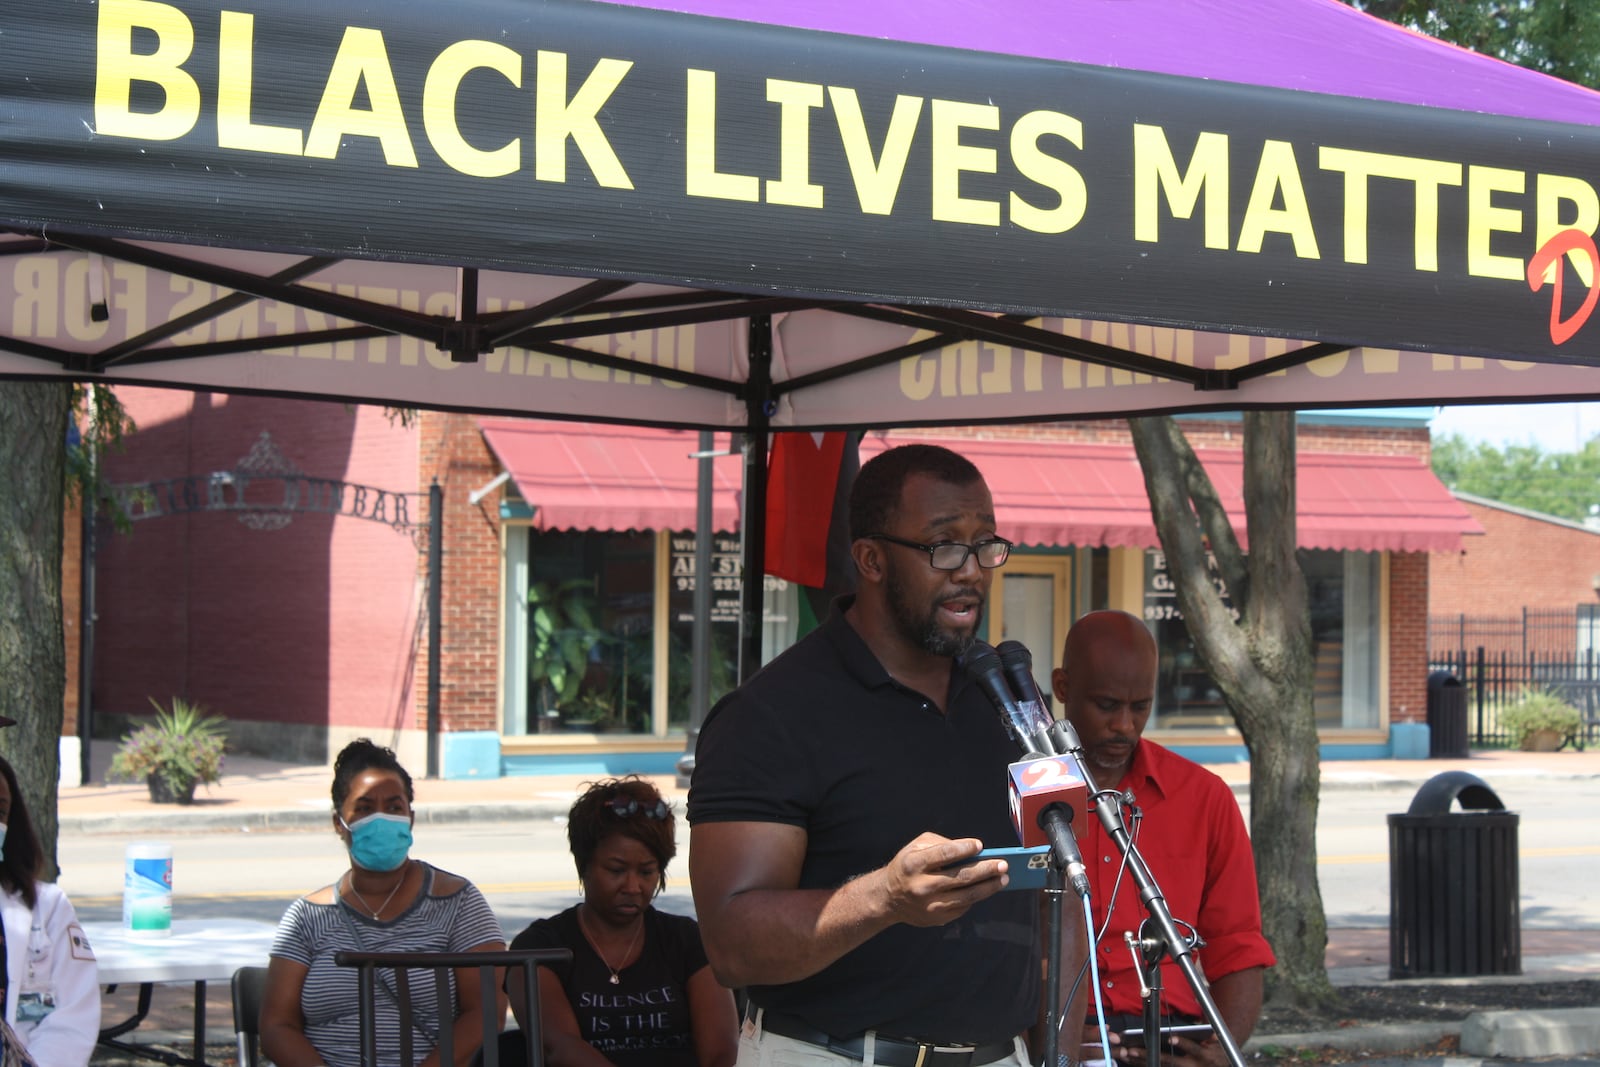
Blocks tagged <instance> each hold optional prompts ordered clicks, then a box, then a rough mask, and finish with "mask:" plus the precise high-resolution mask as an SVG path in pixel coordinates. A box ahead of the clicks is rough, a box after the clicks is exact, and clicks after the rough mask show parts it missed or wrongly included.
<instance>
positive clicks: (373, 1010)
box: [333, 948, 572, 1067]
mask: <svg viewBox="0 0 1600 1067" xmlns="http://www.w3.org/2000/svg"><path fill="white" fill-rule="evenodd" d="M571 958H572V951H571V950H570V949H565V948H542V949H522V950H519V951H516V952H512V951H504V952H336V953H334V955H333V962H334V963H336V964H338V965H339V966H341V967H355V968H357V970H358V974H357V976H356V991H357V1001H358V1003H357V1011H358V1017H359V1020H360V1027H361V1067H377V1063H378V1028H377V996H378V969H379V968H384V969H387V970H389V971H390V972H391V973H392V974H393V976H394V987H393V988H394V994H395V1001H396V1004H397V1007H398V1008H399V1009H400V1062H402V1063H411V1062H412V1060H413V1058H414V1057H413V1055H412V1044H411V1035H412V1025H411V983H410V978H409V976H408V971H414V970H431V971H432V972H433V983H434V995H435V996H436V997H437V998H438V1003H440V1004H449V1003H450V972H451V971H452V970H456V969H458V968H463V967H475V968H477V970H478V978H479V981H480V982H482V983H483V986H484V988H486V989H489V990H498V989H499V988H500V987H499V984H498V983H497V982H496V981H495V969H496V968H500V967H520V968H521V969H522V972H523V977H524V982H523V988H524V990H525V993H524V995H525V996H526V997H527V1002H526V1005H525V1007H526V1009H527V1010H526V1012H525V1013H524V1014H523V1018H524V1019H526V1020H527V1021H528V1023H529V1025H528V1026H527V1027H526V1028H525V1029H524V1030H523V1031H522V1033H521V1038H522V1047H523V1051H524V1052H525V1053H526V1059H525V1062H526V1063H527V1064H528V1067H544V1041H543V1040H542V1038H541V1037H540V1034H539V978H538V975H537V974H536V973H535V971H536V968H537V967H538V966H539V964H541V963H560V962H565V961H566V960H570V959H571ZM495 1000H496V998H495V997H494V996H489V997H486V998H485V999H484V1001H483V1014H482V1023H483V1051H482V1052H481V1054H480V1062H481V1063H482V1064H483V1067H501V1062H500V1049H501V1035H500V1014H499V1012H498V1011H496V1010H495V1007H496V1004H495ZM511 1040H515V1039H514V1038H512V1039H511ZM454 1059H455V1035H454V1034H453V1032H452V1028H451V1027H449V1026H440V1027H439V1061H440V1062H441V1063H452V1062H454Z"/></svg>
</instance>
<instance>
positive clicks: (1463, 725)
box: [1428, 671, 1472, 759]
mask: <svg viewBox="0 0 1600 1067" xmlns="http://www.w3.org/2000/svg"><path fill="white" fill-rule="evenodd" d="M1471 754H1472V753H1471V752H1470V751H1469V750H1468V748H1467V687H1466V686H1464V685H1462V684H1461V679H1460V678H1457V677H1456V676H1455V675H1453V674H1451V673H1450V672H1449V671H1434V672H1433V673H1432V674H1430V675H1428V756H1429V757H1430V758H1431V759H1466V758H1467V757H1468V756H1470V755H1471Z"/></svg>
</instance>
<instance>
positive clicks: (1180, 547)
mask: <svg viewBox="0 0 1600 1067" xmlns="http://www.w3.org/2000/svg"><path fill="white" fill-rule="evenodd" d="M1129 427H1130V429H1131V430H1132V432H1133V440H1134V447H1135V449H1136V450H1137V451H1138V454H1139V464H1140V466H1141V468H1142V469H1143V471H1144V479H1145V488H1146V490H1147V492H1148V493H1149V496H1150V508H1151V513H1152V516H1153V517H1154V519H1155V524H1156V531H1157V533H1158V534H1159V536H1160V538H1161V547H1162V549H1163V550H1164V551H1165V552H1166V554H1167V567H1168V570H1169V572H1170V573H1171V575H1172V578H1173V582H1174V585H1175V587H1176V591H1177V599H1178V607H1179V609H1180V610H1181V611H1182V612H1183V617H1184V619H1185V621H1186V623H1187V625H1188V628H1189V635H1190V637H1191V638H1193V640H1194V643H1195V649H1196V650H1197V651H1198V653H1199V655H1200V658H1201V660H1202V661H1203V662H1204V663H1205V665H1206V669H1207V670H1208V671H1209V672H1210V674H1211V677H1212V679H1213V680H1214V681H1215V682H1216V684H1217V687H1218V688H1219V689H1220V690H1221V691H1222V694H1223V696H1224V697H1225V698H1226V700H1227V702H1228V707H1229V709H1230V710H1231V711H1232V713H1233V717H1234V721H1235V722H1236V723H1238V726H1239V732H1240V733H1241V734H1242V735H1243V736H1244V742H1245V746H1246V748H1248V749H1249V752H1250V837H1251V843H1252V845H1253V847H1254V851H1255V858H1256V880H1257V885H1258V887H1259V890H1260V896H1261V919H1262V927H1263V930H1264V932H1265V933H1266V936H1267V940H1268V941H1270V942H1271V943H1272V947H1273V951H1274V952H1275V953H1276V954H1277V957H1278V965H1277V967H1275V968H1273V969H1272V970H1271V971H1269V972H1268V975H1267V995H1268V998H1269V1000H1271V1001H1273V1002H1275V1003H1280V1004H1298V1005H1311V1004H1315V1003H1319V1002H1324V1001H1327V1000H1330V999H1332V997H1333V995H1334V994H1333V988H1332V986H1331V985H1329V983H1328V972H1327V964H1326V953H1327V944H1328V931H1327V919H1326V916H1325V914H1324V911H1323V904H1322V891H1321V888H1320V887H1319V886H1318V883H1317V848H1316V828H1317V796H1318V790H1319V788H1320V785H1321V766H1320V764H1319V762H1318V760H1319V752H1318V741H1317V724H1316V713H1315V709H1314V706H1313V704H1312V679H1313V657H1312V651H1311V613H1310V607H1309V602H1308V598H1307V593H1306V584H1305V576H1304V574H1303V573H1302V572H1301V570H1300V565H1299V560H1298V558H1297V556H1296V554H1295V553H1296V530H1295V437H1294V433H1295V423H1294V414H1293V413H1292V412H1267V413H1251V414H1247V415H1245V417H1244V497H1245V512H1246V523H1247V531H1248V534H1249V537H1248V541H1249V545H1250V552H1249V554H1248V555H1245V554H1244V553H1243V552H1242V550H1241V549H1240V545H1239V541H1238V539H1237V537H1236V536H1235V534H1234V530H1233V528H1232V526H1231V524H1230V523H1229V521H1228V519H1227V517H1226V515H1225V514H1224V513H1223V511H1222V508H1221V504H1220V502H1219V501H1218V499H1217V497H1216V493H1215V491H1214V490H1213V489H1212V487H1211V484H1210V479H1209V478H1208V477H1207V476H1206V474H1205V471H1204V468H1202V467H1201V465H1200V463H1199V461H1198V460H1197V459H1196V457H1195V455H1194V452H1193V450H1192V449H1191V448H1190V447H1189V443H1188V441H1187V440H1186V439H1185V438H1184V436H1183V432H1182V430H1180V429H1179V428H1178V425H1177V423H1176V422H1174V421H1173V420H1172V419H1170V418H1166V417H1154V418H1140V419H1130V420H1129ZM1208 549H1209V551H1210V552H1212V553H1214V554H1215V556H1216V564H1217V571H1216V573H1217V574H1218V575H1219V576H1220V578H1221V583H1222V586H1223V587H1224V588H1225V590H1226V595H1227V600H1226V601H1224V600H1223V596H1222V594H1220V593H1219V592H1218V590H1217V587H1216V585H1214V584H1213V581H1212V576H1211V575H1212V572H1211V569H1210V564H1209V561H1208V560H1207V551H1208ZM1258 591H1259V593H1260V595H1254V594H1256V593H1257V592H1258ZM1235 613H1237V617H1235Z"/></svg>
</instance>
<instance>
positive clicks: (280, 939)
mask: <svg viewBox="0 0 1600 1067" xmlns="http://www.w3.org/2000/svg"><path fill="white" fill-rule="evenodd" d="M411 803H412V789H411V776H410V775H409V774H407V773H406V770H405V768H404V767H402V766H401V765H400V761H399V760H398V759H396V758H395V754H394V753H393V752H392V751H390V750H389V749H387V748H383V747H380V746H379V745H376V744H373V743H372V742H371V741H368V740H366V739H365V738H362V739H360V740H356V741H352V742H351V743H350V744H348V745H346V746H345V748H344V751H342V752H340V753H339V758H338V759H337V761H335V763H334V767H333V809H334V811H333V829H334V832H335V833H336V834H338V835H339V839H340V840H341V841H343V842H344V845H345V848H346V849H348V850H349V853H350V869H349V870H348V871H345V872H344V873H343V874H341V875H340V876H339V877H338V879H336V880H335V881H334V883H333V884H332V885H330V886H325V887H323V888H322V889H319V890H317V891H316V892H315V893H312V894H311V895H309V896H306V897H302V898H301V899H299V900H297V901H295V902H294V903H293V904H291V905H289V910H288V911H287V912H286V913H285V914H284V916H283V921H282V922H280V923H279V924H278V935H277V938H276V939H275V940H274V941H273V944H272V958H271V961H270V963H269V964H268V967H267V988H266V993H265V995H264V997H263V1000H262V1005H261V1050H262V1052H264V1053H265V1054H266V1056H267V1057H268V1058H269V1059H271V1060H272V1062H273V1063H275V1064H277V1065H278V1067H321V1065H324V1064H325V1065H326V1067H357V1064H358V1063H359V1062H360V1039H359V1029H358V1025H357V1024H358V1015H357V1012H358V1003H359V998H358V996H357V991H356V970H355V969H354V968H351V967H340V966H338V965H336V964H335V963H334V962H333V955H334V953H335V952H341V951H345V952H468V951H479V952H493V951H499V950H501V949H503V948H505V941H504V940H503V939H502V937H501V933H500V924H499V922H498V921H496V919H495V917H494V913H493V912H492V911H490V910H489V904H488V902H487V901H485V900H484V898H483V894H482V893H480V892H479V891H478V889H477V887H476V886H474V885H473V884H472V883H471V882H468V881H467V880H466V879H465V878H462V877H460V876H459V875H454V874H450V873H448V872H446V871H441V870H439V869H438V868H436V867H432V866H430V865H429V864H427V863H425V862H424V861H422V860H417V859H411V858H410V856H409V853H410V850H411V824H412V822H413V816H412V812H411ZM378 974H379V977H378V991H377V994H376V998H375V999H376V1003H375V1005H374V1007H375V1009H376V1017H377V1038H378V1062H379V1064H380V1065H382V1067H415V1065H414V1064H409V1063H407V1064H402V1063H400V1008H399V1003H398V1001H397V999H396V997H397V991H396V989H395V987H394V984H393V977H392V975H386V974H385V972H384V971H382V970H380V971H379V972H378ZM480 986H481V983H480V982H479V981H478V972H477V970H476V968H463V969H460V970H457V971H455V972H454V973H453V974H452V975H451V982H450V987H451V1000H452V1003H450V1004H446V1005H441V1004H439V1003H438V1002H437V1000H436V997H435V993H434V989H435V987H434V983H433V981H432V978H431V974H430V973H429V972H417V973H415V974H414V975H413V976H412V980H411V983H410V1001H411V1011H412V1031H413V1032H412V1038H411V1046H412V1049H413V1050H414V1051H413V1055H414V1056H415V1057H416V1059H417V1061H418V1063H420V1064H421V1065H422V1067H463V1065H465V1064H468V1063H470V1062H471V1061H472V1059H473V1057H474V1056H476V1055H477V1052H478V1047H479V1045H480V1044H481V1043H482V1034H483V1027H482V1023H481V1022H480V1014H479V1012H480V1010H481V1009H482V1006H483V1000H484V998H485V997H494V998H496V999H497V1001H498V1004H497V1005H496V1008H497V1010H498V1012H499V1014H500V1015H501V1017H502V1018H503V1017H504V1013H505V998H504V997H503V996H502V995H501V994H500V993H499V991H498V990H495V989H483V988H480ZM444 1026H449V1027H452V1028H453V1029H452V1031H451V1032H452V1036H453V1037H454V1042H453V1051H454V1058H455V1064H453V1065H452V1064H441V1063H440V1062H439V1054H438V1052H437V1050H436V1049H435V1046H436V1045H437V1044H438V1042H439V1032H440V1028H441V1027H444Z"/></svg>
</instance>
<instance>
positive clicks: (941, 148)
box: [932, 100, 1000, 226]
mask: <svg viewBox="0 0 1600 1067" xmlns="http://www.w3.org/2000/svg"><path fill="white" fill-rule="evenodd" d="M932 119H933V217H934V219H935V220H937V221H939V222H967V223H971V224H972V225H974V226H998V225H1000V205H999V204H998V203H997V202H995V201H993V200H974V199H971V198H969V197H964V196H962V195H961V175H962V173H963V172H964V171H972V172H973V173H975V174H994V173H995V172H996V171H998V170H999V153H998V152H996V151H995V150H994V149H993V148H980V147H978V146H977V145H966V144H962V143H961V131H962V130H967V129H972V130H998V129H999V128H1000V109H999V108H997V107H994V106H992V105H990V104H964V103H961V102H960V101H958V100H935V101H934V102H933V112H932Z"/></svg>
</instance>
